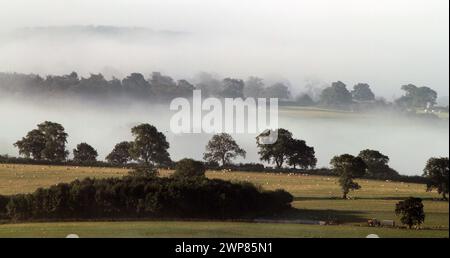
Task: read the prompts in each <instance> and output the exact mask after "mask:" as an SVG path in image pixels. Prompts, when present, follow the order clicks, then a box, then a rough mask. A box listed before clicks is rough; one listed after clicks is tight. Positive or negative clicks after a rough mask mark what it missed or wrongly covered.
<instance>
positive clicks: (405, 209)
mask: <svg viewBox="0 0 450 258" xmlns="http://www.w3.org/2000/svg"><path fill="white" fill-rule="evenodd" d="M423 207H424V206H423V203H422V199H421V198H414V197H410V198H408V199H406V200H404V201H400V202H399V203H397V204H396V206H395V214H397V215H398V216H400V221H401V222H402V223H403V224H404V225H407V226H408V227H409V228H410V229H411V228H412V227H413V226H415V225H417V226H420V225H421V224H422V223H423V222H424V221H425V212H424V209H423Z"/></svg>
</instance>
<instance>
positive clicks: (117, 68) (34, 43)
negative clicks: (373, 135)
mask: <svg viewBox="0 0 450 258" xmlns="http://www.w3.org/2000/svg"><path fill="white" fill-rule="evenodd" d="M448 19H449V15H448V1H443V0H432V1H430V0H396V1H390V0H365V1H359V0H358V1H355V0H341V1H335V0H314V1H312V0H304V1H290V0H281V1H280V0H258V1H252V0H241V1H230V0H216V1H209V0H191V1H184V0H169V1H167V0H164V1H163V0H153V1H142V0H127V1H125V0H115V1H105V0H96V1H91V0H89V1H88V0H77V1H75V0H67V1H64V2H61V1H52V0H35V1H31V2H30V1H25V0H17V1H8V2H6V1H5V3H2V8H1V9H0V71H8V72H25V73H39V74H43V75H45V74H65V73H70V72H72V71H77V72H78V73H79V74H80V75H84V76H86V75H88V74H89V73H98V72H102V73H104V74H105V75H107V76H111V75H116V76H118V77H123V76H125V75H126V74H128V73H130V72H141V73H143V74H149V73H150V72H152V71H161V72H163V73H165V74H168V75H171V76H174V77H175V78H176V79H180V78H184V79H190V78H191V77H192V76H193V75H195V74H196V73H198V72H203V71H205V72H213V73H219V74H220V75H222V76H224V77H228V76H230V77H238V78H242V79H245V78H247V77H248V76H251V75H253V76H260V77H263V78H274V77H275V78H281V79H287V80H289V81H290V82H291V85H292V86H293V91H294V92H297V91H301V90H302V88H303V87H304V85H305V80H310V79H318V80H321V81H323V82H325V83H330V82H332V81H337V80H341V81H344V82H346V83H347V84H348V85H349V86H350V87H351V86H353V85H354V84H356V83H358V82H365V83H369V84H370V85H372V88H373V89H374V91H375V93H376V94H378V95H381V96H383V97H385V98H387V99H392V98H393V97H399V96H400V94H401V92H400V87H401V85H404V84H408V83H413V84H416V85H417V86H429V87H431V88H433V89H435V90H437V91H438V93H439V94H440V95H441V96H448V95H449V94H448V85H449V77H448V69H449V59H448V57H449V52H448V51H449V37H448V35H449V34H448V33H449V32H448V31H449V30H448V24H449V22H448ZM87 24H93V25H113V26H117V27H118V28H127V27H128V28H136V27H138V28H148V29H145V30H149V31H153V32H161V31H162V32H164V31H166V32H167V31H172V32H181V34H176V36H175V37H167V35H166V34H164V33H162V35H161V34H158V33H156V34H155V33H150V34H152V35H151V36H148V33H143V34H146V35H147V36H142V35H141V36H139V37H137V36H136V35H129V34H127V33H118V34H117V35H115V36H113V35H109V36H108V37H105V36H104V35H103V36H102V35H100V36H99V35H95V33H92V31H90V32H89V33H85V34H83V33H80V31H79V30H78V29H76V28H75V30H74V27H73V26H72V25H87ZM47 26H50V28H59V29H60V30H64V29H66V30H67V31H66V32H65V33H62V34H63V36H61V33H55V29H53V30H50V31H51V33H50V34H49V33H48V32H47V33H45V31H43V30H42V28H46V27H47ZM71 26H72V27H71ZM75 27H76V26H75ZM20 28H30V30H28V31H23V30H21V29H20ZM36 28H37V29H36ZM17 30H19V31H20V32H21V33H19V34H20V35H21V36H17V34H18V32H17ZM26 32H27V33H29V34H28V35H26V34H25V35H24V33H26ZM98 33H100V34H101V31H100V32H98ZM158 35H159V36H160V37H158Z"/></svg>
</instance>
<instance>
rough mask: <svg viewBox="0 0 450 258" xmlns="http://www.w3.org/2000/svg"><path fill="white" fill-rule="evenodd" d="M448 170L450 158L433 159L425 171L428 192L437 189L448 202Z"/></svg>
mask: <svg viewBox="0 0 450 258" xmlns="http://www.w3.org/2000/svg"><path fill="white" fill-rule="evenodd" d="M448 170H449V162H448V158H431V159H429V160H428V162H427V165H426V166H425V169H424V170H423V172H424V174H423V175H424V176H425V177H426V178H428V183H427V191H432V190H434V189H436V190H437V191H438V193H439V194H442V198H443V199H444V200H447V194H448V184H449V176H448Z"/></svg>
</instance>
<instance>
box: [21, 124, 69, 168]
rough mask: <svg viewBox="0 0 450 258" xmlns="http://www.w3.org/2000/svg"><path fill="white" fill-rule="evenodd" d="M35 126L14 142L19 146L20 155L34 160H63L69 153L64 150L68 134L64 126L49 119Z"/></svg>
mask: <svg viewBox="0 0 450 258" xmlns="http://www.w3.org/2000/svg"><path fill="white" fill-rule="evenodd" d="M37 127H38V128H37V129H34V130H32V131H30V132H29V133H28V134H27V135H26V136H25V137H23V138H22V140H20V141H17V142H16V143H15V144H14V146H16V147H17V148H19V153H20V155H24V156H25V157H27V158H33V159H35V160H47V161H52V162H60V161H64V160H65V159H66V158H67V155H68V154H69V152H68V151H67V150H66V143H67V136H68V135H67V133H66V132H65V130H64V127H63V126H62V125H60V124H58V123H53V122H49V121H46V122H44V123H41V124H39V125H38V126H37Z"/></svg>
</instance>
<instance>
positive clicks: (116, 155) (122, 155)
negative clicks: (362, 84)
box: [106, 141, 133, 165]
mask: <svg viewBox="0 0 450 258" xmlns="http://www.w3.org/2000/svg"><path fill="white" fill-rule="evenodd" d="M132 146H133V143H131V142H126V141H124V142H121V143H118V144H116V146H114V149H113V150H112V151H111V153H109V154H108V156H106V160H107V161H108V162H110V163H112V164H115V165H126V164H127V163H128V162H130V161H131V159H132V158H131V155H130V149H131V147H132Z"/></svg>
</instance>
